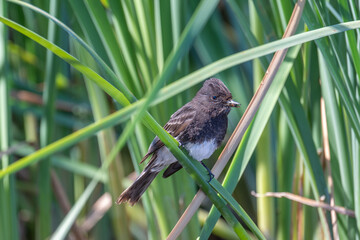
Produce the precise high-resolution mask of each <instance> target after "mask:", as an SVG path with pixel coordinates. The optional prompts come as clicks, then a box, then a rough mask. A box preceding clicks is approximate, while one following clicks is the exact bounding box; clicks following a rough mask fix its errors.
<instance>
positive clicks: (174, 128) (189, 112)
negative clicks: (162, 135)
mask: <svg viewBox="0 0 360 240" xmlns="http://www.w3.org/2000/svg"><path fill="white" fill-rule="evenodd" d="M195 115H196V111H195V109H194V108H193V107H192V106H191V105H190V104H186V105H184V106H183V107H182V108H180V109H179V110H177V111H176V112H175V113H174V114H173V115H171V117H170V120H169V121H168V122H167V123H166V124H165V126H164V129H165V130H166V131H167V132H168V133H169V134H170V135H171V136H173V137H174V138H176V137H179V136H180V134H181V133H182V131H184V130H185V129H186V128H187V127H188V126H189V124H190V123H191V122H192V121H193V119H194V118H195ZM180 144H181V143H180ZM162 146H164V144H163V143H162V142H161V141H160V139H159V137H157V136H156V137H155V138H154V140H153V141H152V142H151V144H150V147H149V150H148V152H147V153H146V155H145V156H144V157H143V159H141V162H140V163H142V162H143V161H145V160H146V159H147V158H148V157H149V156H150V155H151V154H153V153H154V152H155V151H156V150H158V149H159V148H161V147H162Z"/></svg>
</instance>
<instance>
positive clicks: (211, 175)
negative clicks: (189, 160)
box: [201, 161, 215, 183]
mask: <svg viewBox="0 0 360 240" xmlns="http://www.w3.org/2000/svg"><path fill="white" fill-rule="evenodd" d="M201 164H202V165H203V166H204V167H205V169H206V170H207V171H208V175H209V181H208V183H209V182H211V180H213V178H214V177H215V176H214V174H213V173H212V172H211V170H210V169H209V168H208V167H207V166H206V165H205V164H204V163H203V162H202V161H201Z"/></svg>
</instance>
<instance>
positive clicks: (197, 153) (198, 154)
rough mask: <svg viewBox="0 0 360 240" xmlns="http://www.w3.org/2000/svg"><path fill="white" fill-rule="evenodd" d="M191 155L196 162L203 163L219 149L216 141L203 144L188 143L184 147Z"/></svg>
mask: <svg viewBox="0 0 360 240" xmlns="http://www.w3.org/2000/svg"><path fill="white" fill-rule="evenodd" d="M184 147H185V149H186V150H187V151H188V152H189V155H190V156H191V157H192V158H194V159H195V160H198V161H202V160H204V159H207V158H209V157H210V156H211V155H212V154H213V153H214V151H215V150H216V148H217V145H216V143H215V139H213V140H211V141H205V142H203V143H201V144H194V143H187V144H185V145H184Z"/></svg>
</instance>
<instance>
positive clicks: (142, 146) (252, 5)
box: [0, 0, 360, 239]
mask: <svg viewBox="0 0 360 240" xmlns="http://www.w3.org/2000/svg"><path fill="white" fill-rule="evenodd" d="M26 2H28V3H29V5H27V4H16V1H5V0H1V1H0V3H1V4H0V17H1V22H2V23H1V24H0V31H1V34H0V147H1V149H0V151H1V153H0V154H1V162H0V169H1V171H0V239H47V238H49V237H51V238H53V239H58V238H60V239H61V238H67V239H165V238H166V237H167V236H168V234H169V233H170V231H171V230H172V228H173V227H174V225H175V224H176V222H177V221H178V219H179V218H180V216H181V215H182V213H183V212H184V210H185V209H186V207H187V206H188V204H189V203H190V202H191V200H192V198H193V196H194V194H195V193H196V191H197V190H198V189H199V188H198V186H197V185H196V184H195V182H194V181H193V179H192V178H191V177H190V176H189V174H188V173H187V172H186V171H185V170H181V171H180V172H178V173H177V174H175V175H173V176H172V177H171V178H168V179H166V180H165V179H163V178H161V177H158V178H157V179H156V180H155V181H154V182H153V183H152V185H151V187H150V188H149V190H148V191H147V192H146V193H145V195H144V196H143V197H142V200H141V202H140V203H139V204H137V205H135V206H134V207H130V206H129V205H126V204H123V205H120V206H118V205H115V204H114V202H115V200H116V198H117V197H118V195H119V194H120V193H121V192H122V191H123V190H124V189H125V188H126V187H127V186H129V185H130V184H131V183H132V182H133V180H134V179H135V177H136V175H137V173H139V172H140V171H141V169H142V168H143V167H144V164H143V165H139V161H140V160H141V158H142V156H144V154H145V153H146V151H147V147H148V145H149V144H150V142H151V141H152V139H153V138H154V136H155V135H154V133H153V132H152V131H154V128H153V127H152V126H153V125H152V122H151V121H150V120H149V119H148V118H146V117H144V119H145V120H143V122H142V121H140V120H141V119H140V118H139V119H138V118H137V117H139V116H140V117H142V116H145V115H144V114H145V112H144V111H142V112H140V113H137V112H136V111H135V110H133V109H134V108H131V107H133V106H136V107H138V108H141V107H144V109H143V110H146V107H147V105H146V104H150V105H151V107H149V108H148V112H149V113H150V114H151V116H153V118H154V119H155V120H156V122H158V123H159V124H160V125H161V126H162V125H164V124H165V123H166V122H167V120H168V119H169V117H170V115H171V114H172V113H174V112H175V111H176V110H177V109H178V108H180V107H181V106H182V105H184V104H185V103H187V102H188V101H190V100H191V98H192V97H193V96H194V95H195V93H196V91H197V90H198V89H199V88H200V87H201V84H202V82H203V81H204V80H205V79H207V78H209V77H211V76H214V77H217V78H220V79H221V80H222V81H223V82H224V83H225V84H226V85H227V86H228V88H229V89H230V91H231V92H232V95H233V97H234V100H235V101H237V102H240V103H241V104H242V106H241V108H240V109H234V110H232V111H231V113H230V115H229V128H228V134H227V135H226V137H225V140H224V145H225V143H226V141H227V140H228V139H229V137H230V135H231V133H232V132H233V131H234V129H235V127H236V125H237V123H238V122H239V120H240V118H241V116H242V114H243V113H244V111H245V109H246V106H247V105H248V103H249V101H250V99H251V97H252V96H253V94H254V92H255V91H256V89H257V87H258V86H259V83H260V81H261V79H262V77H263V75H264V72H265V71H266V68H267V67H268V65H269V63H270V61H271V58H272V54H267V53H268V52H267V51H270V52H274V51H275V50H276V49H278V48H276V46H274V45H269V47H268V48H265V49H264V48H254V47H257V46H262V45H264V44H266V43H269V42H273V41H275V40H278V39H280V38H281V37H282V35H283V33H284V30H285V28H286V26H287V23H288V21H289V19H290V16H291V13H292V11H293V8H294V5H295V2H296V1H287V0H270V1H262V0H249V1H215V0H211V1H190V0H184V1H181V0H170V1H166V0H164V1H160V0H135V1H131V0H103V1H98V0H76V1H53V0H51V1H44V0H34V1H26ZM359 5H360V2H359V1H355V0H339V1H336V0H314V1H308V2H306V4H305V8H304V11H303V15H302V17H301V21H300V24H299V27H298V29H297V33H299V34H300V33H302V32H306V31H309V30H315V29H319V28H322V27H325V26H331V25H334V24H338V23H345V22H350V21H354V20H358V19H359V7H360V6H359ZM32 6H33V7H35V8H33V7H32ZM40 9H41V10H43V11H45V12H47V13H49V15H51V16H53V17H54V18H56V19H58V20H59V21H60V22H62V23H63V24H64V25H66V26H67V27H68V28H67V31H66V29H65V28H64V27H63V26H59V24H56V23H54V22H52V21H49V16H47V15H46V14H44V13H43V12H41V11H40ZM6 19H10V20H11V21H13V22H15V23H17V24H19V25H22V26H24V27H25V29H27V30H28V31H30V35H32V36H33V37H34V36H35V34H38V35H40V36H42V37H43V39H42V38H36V39H35V41H34V40H32V39H30V38H28V37H27V36H29V35H27V33H26V31H25V30H24V29H22V30H19V29H18V30H17V31H15V30H14V28H16V27H15V25H11V24H12V23H11V22H6V21H7V20H6ZM3 23H6V25H10V28H9V27H7V26H6V25H5V24H3ZM356 24H357V25H356V26H355V27H354V28H356V30H351V31H346V32H345V33H340V34H336V35H333V36H331V37H323V36H328V35H330V34H332V30H331V29H326V31H325V32H324V34H323V35H320V34H319V33H317V35H315V37H314V35H312V36H311V35H310V36H307V35H306V36H305V35H304V36H303V37H302V38H301V39H300V40H297V41H298V42H297V43H296V44H298V45H297V46H296V47H293V48H291V49H290V50H289V52H288V54H287V57H286V59H285V61H284V62H283V64H282V65H281V66H280V70H279V74H278V75H277V77H276V80H275V81H274V86H273V87H272V88H270V90H269V94H268V96H267V98H265V100H264V102H263V104H262V106H261V108H260V110H259V112H258V114H257V116H256V117H255V119H254V121H253V122H252V124H251V126H250V127H249V129H248V131H247V132H246V134H245V137H244V139H243V141H242V142H241V144H240V145H239V146H238V148H237V150H236V153H235V155H234V158H233V159H230V160H232V163H231V164H228V165H229V166H227V167H226V169H225V170H224V172H223V174H222V175H221V176H220V178H219V180H222V179H224V178H225V175H226V179H227V180H228V181H229V182H231V184H232V187H230V188H229V189H227V190H228V191H229V192H231V193H232V192H233V196H234V198H235V199H236V201H237V202H238V203H239V204H240V205H241V206H242V207H243V208H244V209H245V211H246V212H247V213H248V214H249V216H250V217H251V218H252V219H253V221H254V222H255V223H256V224H257V226H258V227H259V229H260V230H261V231H262V233H263V234H264V236H265V237H266V238H267V239H324V238H325V239H339V238H340V239H359V238H360V186H359V182H360V175H359V174H360V164H359V160H360V152H359V140H360V121H359V119H360V104H359V79H360V54H359V48H360V32H359V29H358V28H359V26H360V24H359V22H357V23H356ZM334 29H337V30H341V31H344V30H346V29H344V28H341V27H334ZM70 30H72V31H73V32H74V33H76V34H77V35H74V34H72V33H70V34H69V31H70ZM25 35H27V36H25ZM78 36H80V38H81V39H83V41H84V42H85V43H86V44H84V42H82V40H81V39H80V38H78ZM312 37H314V38H312ZM321 37H323V38H321ZM312 39H318V40H316V41H309V40H312ZM47 42H50V43H53V44H54V45H57V46H58V47H59V48H55V47H54V46H53V45H46V43H47ZM38 43H40V44H42V45H43V46H41V45H39V44H38ZM281 43H283V42H281ZM284 44H285V43H284ZM44 46H45V47H44ZM266 46H267V45H266ZM280 46H281V45H280ZM252 48H254V52H251V54H250V56H247V58H246V56H244V55H245V54H246V52H244V55H241V54H236V53H239V52H240V53H241V52H242V51H244V50H247V49H252ZM61 49H63V50H64V52H67V53H69V54H71V55H72V56H73V57H75V58H72V56H70V55H66V54H65V53H63V52H62V50H61ZM53 52H55V53H56V54H57V55H58V56H55V55H54V54H53ZM249 53H250V52H249ZM232 54H235V55H233V58H227V57H228V56H230V55H232ZM252 54H254V56H252ZM264 55H265V56H264ZM59 56H60V57H59ZM258 56H262V57H260V58H258ZM249 59H250V60H251V61H248V60H249ZM64 60H65V61H64ZM244 61H245V62H244ZM242 62H244V63H242ZM239 63H242V64H239ZM100 76H101V77H100ZM159 89H162V90H160V93H159V94H157V92H158V91H159ZM121 93H123V95H122V94H121ZM142 98H144V99H146V98H147V99H148V101H149V102H148V103H147V102H145V101H144V100H143V101H142V102H141V103H140V104H138V105H134V104H133V103H134V102H136V99H142ZM321 101H323V103H324V105H321ZM130 104H131V105H130ZM127 105H129V106H130V108H124V107H125V106H127ZM128 109H130V110H128ZM121 110H124V111H123V112H121ZM321 111H323V113H324V114H323V115H321ZM325 112H326V113H325ZM110 114H111V115H110ZM108 116H110V117H108ZM146 116H148V115H146ZM106 117H107V118H106ZM135 120H136V122H134V121H135ZM131 123H134V124H131ZM143 123H145V124H143ZM325 123H327V128H324V124H325ZM90 124H92V125H90ZM87 126H88V127H87ZM89 126H90V127H89ZM149 126H150V127H149ZM149 128H150V129H152V130H149ZM77 131H78V132H77ZM69 136H70V137H69ZM54 142H55V144H52V143H54ZM327 144H328V146H329V151H328V152H326V151H325V150H326V147H324V145H325V146H327ZM41 148H43V149H44V150H43V151H39V149H41ZM222 148H223V146H222V147H221V148H220V149H218V150H217V151H216V152H215V153H214V154H213V156H212V157H211V158H210V159H209V160H207V161H206V164H207V166H213V164H214V163H215V161H216V159H217V157H218V156H219V154H220V152H221V150H222ZM325 152H326V153H325ZM39 160H42V161H39ZM14 162H17V164H13V163H14ZM108 164H110V165H108ZM8 166H10V167H9V168H7V167H8ZM101 166H103V169H105V171H103V172H101V173H100V174H99V173H98V171H97V170H98V169H100V168H101ZM11 167H13V168H11ZM9 173H11V174H9ZM220 182H221V181H220ZM231 188H235V189H234V190H233V189H231ZM252 190H254V191H256V192H258V193H265V192H291V193H294V194H296V195H300V196H303V197H306V198H310V199H315V200H317V201H324V202H325V203H330V201H331V199H333V200H334V202H335V205H338V206H342V207H345V208H347V209H349V210H352V211H353V214H354V215H352V216H349V215H346V214H345V215H344V214H336V215H335V216H330V214H329V212H325V211H323V210H319V209H318V208H315V207H309V206H304V205H302V204H298V203H296V202H293V201H290V200H287V199H274V198H255V197H254V196H252V195H251V191H252ZM320 199H321V200H320ZM212 208H213V205H212V202H211V201H209V200H206V201H204V203H203V204H202V206H201V209H200V210H199V211H198V213H197V215H195V216H194V217H193V218H192V220H191V221H190V223H189V224H188V225H187V227H186V228H185V230H184V231H183V232H182V233H181V235H180V237H179V239H196V238H197V237H198V236H200V239H207V238H210V239H237V235H236V234H235V233H234V232H233V230H232V228H231V227H230V226H229V225H228V224H227V223H226V221H225V220H224V219H223V218H220V219H219V215H218V214H216V213H215V212H214V209H213V210H211V209H212ZM69 210H71V211H70V212H69ZM210 211H211V214H210V215H209V212H210ZM334 221H335V222H334ZM73 222H75V225H74V226H73ZM216 222H217V224H216V225H215V223H216ZM240 223H243V222H242V221H240ZM204 224H205V226H206V227H205V228H203V226H204ZM72 226H73V227H72ZM71 227H72V228H71ZM244 227H245V229H246V230H248V228H246V226H244ZM249 235H250V236H251V237H253V238H256V237H255V236H254V235H252V233H251V232H250V231H249Z"/></svg>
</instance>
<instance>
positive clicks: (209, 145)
mask: <svg viewBox="0 0 360 240" xmlns="http://www.w3.org/2000/svg"><path fill="white" fill-rule="evenodd" d="M184 148H185V149H186V150H187V151H188V152H189V155H190V156H191V157H192V158H194V159H195V160H197V161H202V160H204V159H207V158H209V157H210V156H211V155H212V154H213V153H214V151H215V150H216V148H217V145H216V143H215V139H214V140H211V141H205V142H203V143H201V144H194V143H187V144H185V145H184ZM176 161H177V160H176V158H175V157H174V155H172V153H171V152H170V150H169V149H168V148H167V147H165V146H164V147H162V148H160V149H159V150H158V152H157V159H156V160H155V162H154V165H153V167H152V169H151V170H152V171H154V172H159V171H161V170H162V169H163V168H164V167H166V166H168V165H170V164H172V163H174V162H176Z"/></svg>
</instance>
